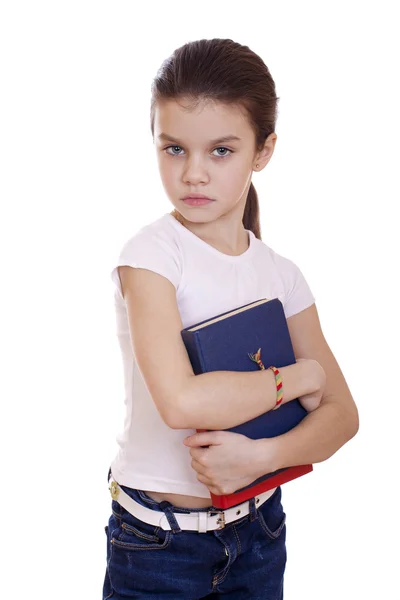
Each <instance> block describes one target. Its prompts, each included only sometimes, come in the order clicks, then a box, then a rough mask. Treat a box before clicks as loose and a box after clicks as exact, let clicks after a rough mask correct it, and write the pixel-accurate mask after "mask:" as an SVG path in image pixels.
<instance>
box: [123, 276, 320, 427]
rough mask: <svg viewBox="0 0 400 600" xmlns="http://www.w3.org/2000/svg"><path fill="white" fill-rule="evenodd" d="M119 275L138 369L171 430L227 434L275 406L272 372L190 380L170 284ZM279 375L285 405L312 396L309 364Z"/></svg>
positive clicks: (192, 377)
mask: <svg viewBox="0 0 400 600" xmlns="http://www.w3.org/2000/svg"><path fill="white" fill-rule="evenodd" d="M119 274H120V279H121V285H122V290H123V294H124V298H125V301H126V304H127V311H128V320H129V330H130V337H131V342H132V347H133V351H134V354H135V355H136V360H137V363H138V367H139V370H140V371H141V373H142V376H143V378H144V380H145V383H146V386H147V388H148V390H149V393H150V395H151V397H152V399H153V401H154V403H155V405H156V407H157V410H158V411H159V413H160V416H161V417H162V419H163V420H164V422H165V423H166V424H167V425H169V427H171V428H173V429H227V428H229V427H235V426H236V425H240V424H241V423H244V422H246V421H249V420H251V419H253V418H255V417H258V416H259V415H261V414H263V413H265V412H267V411H268V410H271V409H272V408H273V407H274V406H275V402H276V386H275V377H274V374H273V372H272V371H271V370H270V369H267V370H264V371H261V370H260V371H252V372H248V373H247V372H236V371H213V372H211V373H203V374H201V375H194V373H193V369H192V365H191V363H190V360H189V356H188V354H187V351H186V347H185V345H184V343H183V340H182V336H181V331H182V329H183V324H182V320H181V317H180V313H179V309H178V306H177V301H176V290H175V288H174V286H173V285H172V283H171V282H170V281H169V280H168V279H166V278H165V277H163V276H161V275H159V274H157V273H154V272H153V271H150V270H146V269H141V268H132V267H129V266H123V267H119ZM276 366H279V365H276ZM280 372H281V375H282V383H283V402H288V401H289V400H293V399H294V398H297V397H298V396H299V395H303V394H306V393H309V392H312V391H313V390H314V388H313V381H312V379H311V378H310V376H309V373H310V371H309V369H308V368H307V361H305V362H302V363H296V364H294V365H290V366H288V367H283V368H281V369H280Z"/></svg>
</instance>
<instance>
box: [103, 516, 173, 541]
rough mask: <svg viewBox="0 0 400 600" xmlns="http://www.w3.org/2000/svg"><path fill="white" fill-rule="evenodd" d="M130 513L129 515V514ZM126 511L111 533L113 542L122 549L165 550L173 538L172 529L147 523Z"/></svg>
mask: <svg viewBox="0 0 400 600" xmlns="http://www.w3.org/2000/svg"><path fill="white" fill-rule="evenodd" d="M128 515H129V516H128ZM128 515H127V514H126V513H124V515H123V517H122V519H121V521H120V523H119V525H118V526H117V528H116V529H114V530H113V531H112V533H111V540H110V541H111V544H112V545H113V546H114V547H117V548H121V549H122V550H164V549H165V548H167V547H168V546H169V544H170V543H171V539H172V531H171V530H166V529H162V528H161V527H159V526H156V525H152V524H151V523H145V522H144V521H141V520H140V519H138V518H137V517H134V516H133V515H130V513H128Z"/></svg>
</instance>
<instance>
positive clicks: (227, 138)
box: [158, 133, 241, 145]
mask: <svg viewBox="0 0 400 600" xmlns="http://www.w3.org/2000/svg"><path fill="white" fill-rule="evenodd" d="M158 139H159V140H165V141H170V142H175V144H180V141H179V140H178V139H176V138H174V137H172V135H168V134H167V133H160V135H159V136H158ZM232 141H239V142H240V141H241V138H240V137H237V135H233V134H229V135H224V136H223V137H220V138H217V139H216V140H211V142H210V143H211V145H214V144H221V143H222V142H232Z"/></svg>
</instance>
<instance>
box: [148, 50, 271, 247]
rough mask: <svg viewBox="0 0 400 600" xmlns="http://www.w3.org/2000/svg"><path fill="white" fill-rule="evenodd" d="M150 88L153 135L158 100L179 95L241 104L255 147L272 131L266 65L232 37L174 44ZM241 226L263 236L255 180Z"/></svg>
mask: <svg viewBox="0 0 400 600" xmlns="http://www.w3.org/2000/svg"><path fill="white" fill-rule="evenodd" d="M151 92H152V95H151V108H150V122H151V133H152V136H153V137H154V113H155V108H156V104H157V102H158V101H160V100H161V101H162V100H168V99H176V100H178V99H179V98H190V99H193V106H196V105H197V104H198V103H199V102H201V101H207V100H213V101H220V102H223V103H228V104H232V103H234V104H237V105H238V106H240V107H242V108H244V109H245V111H246V113H247V115H248V118H249V122H250V125H251V127H252V128H253V130H254V133H255V138H256V141H255V146H256V150H257V151H260V150H262V148H263V147H264V143H265V140H266V138H267V137H268V136H269V135H270V134H271V133H274V132H275V124H276V119H277V113H278V108H277V107H278V101H279V98H278V97H277V96H276V93H275V82H274V80H273V79H272V77H271V74H270V72H269V70H268V67H267V66H266V65H265V63H264V62H263V60H262V59H261V58H260V57H259V56H258V55H257V54H255V53H254V52H253V51H252V50H250V48H249V47H248V46H242V45H241V44H238V43H237V42H234V41H233V40H231V39H219V38H214V39H211V40H207V39H202V40H197V41H194V42H188V43H187V44H184V45H183V46H181V47H180V48H177V49H176V50H175V51H174V52H173V54H172V55H171V56H170V57H169V58H167V59H166V60H165V61H164V62H163V63H162V65H161V67H160V69H159V70H158V72H157V76H156V77H155V78H154V80H153V82H152V87H151ZM243 226H244V228H245V229H250V230H251V231H252V232H253V233H254V235H255V236H256V237H257V238H259V239H261V227H260V216H259V203H258V196H257V192H256V190H255V187H254V185H253V183H251V185H250V188H249V192H248V195H247V200H246V206H245V210H244V214H243Z"/></svg>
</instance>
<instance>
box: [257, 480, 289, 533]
mask: <svg viewBox="0 0 400 600" xmlns="http://www.w3.org/2000/svg"><path fill="white" fill-rule="evenodd" d="M281 495H282V494H281V489H280V488H279V487H278V488H277V490H276V491H275V492H274V493H273V494H272V496H271V497H270V498H268V500H267V501H266V502H265V503H264V504H263V505H262V506H260V508H259V509H258V511H257V513H258V520H259V523H260V527H261V530H262V531H263V533H265V534H266V535H267V536H268V538H269V539H271V540H276V539H278V538H279V537H280V535H281V534H282V531H283V528H284V527H285V524H286V513H285V512H284V510H283V506H282V502H281Z"/></svg>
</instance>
